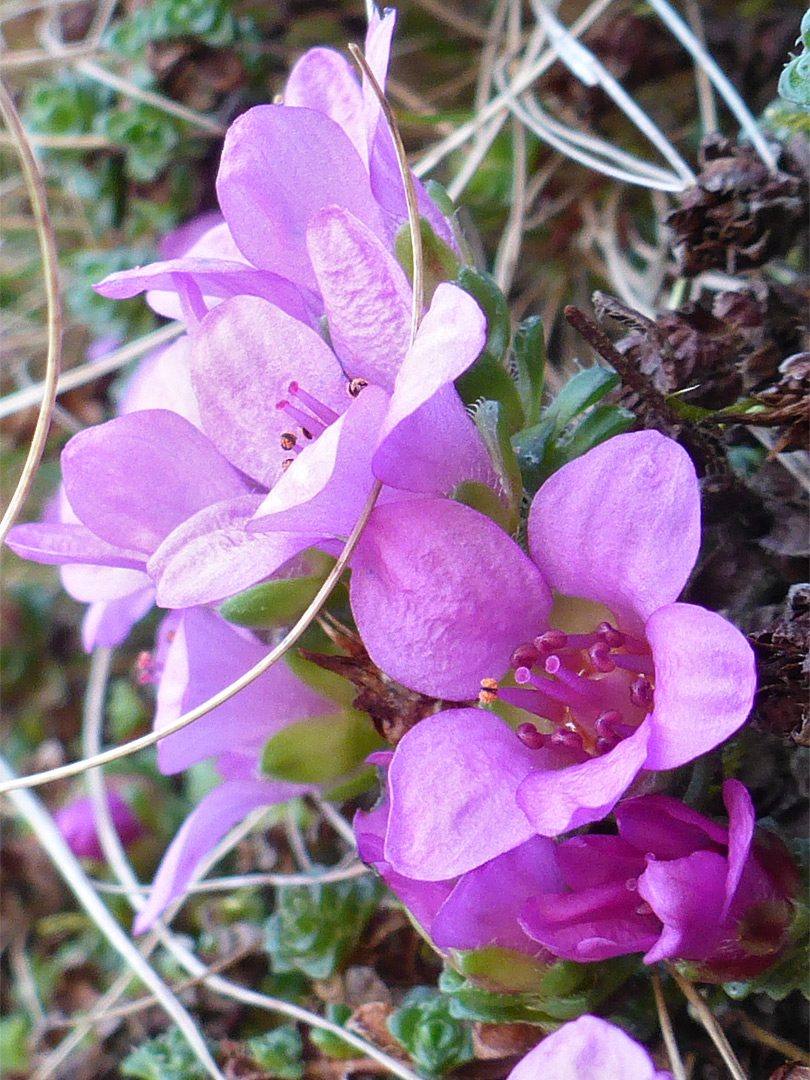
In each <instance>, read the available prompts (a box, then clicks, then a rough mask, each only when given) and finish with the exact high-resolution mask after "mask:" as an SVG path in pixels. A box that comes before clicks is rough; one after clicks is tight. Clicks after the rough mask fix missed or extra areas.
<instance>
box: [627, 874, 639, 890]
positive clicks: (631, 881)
mask: <svg viewBox="0 0 810 1080" xmlns="http://www.w3.org/2000/svg"><path fill="white" fill-rule="evenodd" d="M624 887H625V889H627V891H628V892H638V878H637V877H631V878H628V879H627V881H625V883H624Z"/></svg>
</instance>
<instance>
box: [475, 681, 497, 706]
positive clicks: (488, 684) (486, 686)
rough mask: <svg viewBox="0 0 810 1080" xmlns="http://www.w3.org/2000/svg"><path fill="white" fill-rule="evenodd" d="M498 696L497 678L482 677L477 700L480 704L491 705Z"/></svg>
mask: <svg viewBox="0 0 810 1080" xmlns="http://www.w3.org/2000/svg"><path fill="white" fill-rule="evenodd" d="M497 697H498V681H497V679H482V680H481V689H480V690H479V691H478V700H479V701H480V702H481V704H482V705H491V704H492V702H493V701H495V700H496V699H497Z"/></svg>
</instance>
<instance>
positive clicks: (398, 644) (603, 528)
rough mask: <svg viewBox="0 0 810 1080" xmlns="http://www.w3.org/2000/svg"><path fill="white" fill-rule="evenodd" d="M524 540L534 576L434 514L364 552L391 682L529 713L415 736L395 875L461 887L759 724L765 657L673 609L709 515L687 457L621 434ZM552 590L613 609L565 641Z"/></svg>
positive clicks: (456, 518)
mask: <svg viewBox="0 0 810 1080" xmlns="http://www.w3.org/2000/svg"><path fill="white" fill-rule="evenodd" d="M528 541H529V551H530V553H531V559H530V558H528V557H527V556H526V555H525V554H524V553H523V551H522V550H521V549H520V548H519V547H518V546H517V544H515V543H514V541H512V540H511V539H510V538H509V537H508V536H507V535H506V534H505V533H503V532H502V531H501V530H500V529H499V528H498V527H497V526H496V525H495V524H494V523H493V522H491V521H490V520H488V519H487V518H484V517H483V516H481V515H480V514H477V513H476V512H474V511H473V510H470V509H469V508H467V507H465V506H461V505H458V504H455V503H452V502H448V501H438V500H420V501H417V502H413V503H410V504H404V503H403V504H392V505H389V506H383V507H380V508H379V509H378V510H376V511H375V512H374V514H373V515H372V518H371V520H370V522H369V527H368V529H367V531H366V533H365V534H364V536H363V538H362V540H361V543H360V545H359V546H358V549H357V552H356V553H355V557H354V561H353V570H352V583H351V599H352V608H353V611H354V615H355V619H356V622H357V626H358V629H359V631H360V634H361V636H362V638H363V641H364V643H365V645H366V648H367V649H368V652H369V654H370V656H371V657H372V659H373V660H374V661H375V662H376V663H377V664H378V665H379V666H380V667H381V669H382V670H383V671H385V672H386V673H387V674H389V675H390V676H392V677H393V678H396V679H398V680H399V681H400V682H402V683H404V684H405V685H406V686H408V687H410V688H412V689H414V690H417V691H420V692H422V693H427V694H432V695H434V696H436V697H444V698H450V699H454V700H456V701H457V700H459V699H465V698H470V697H472V696H473V695H475V694H476V693H477V692H478V690H479V688H480V687H481V686H482V680H483V687H484V690H483V699H484V700H485V701H486V700H489V701H492V700H494V699H495V698H496V697H498V698H500V699H501V700H503V701H505V702H506V703H508V704H509V705H511V706H513V707H517V708H518V709H522V710H524V718H525V719H524V723H523V724H521V725H520V726H519V727H518V729H517V733H515V732H514V731H513V730H512V729H511V728H510V727H509V726H508V725H507V724H506V723H505V722H504V721H502V720H500V719H498V718H497V717H495V716H493V715H491V714H489V713H487V712H484V711H482V710H476V709H460V710H455V711H452V712H450V713H445V714H439V715H437V716H433V717H429V718H428V719H426V720H424V721H422V722H421V723H420V724H419V725H417V727H415V728H414V729H413V730H412V731H410V732H409V733H408V735H406V736H405V738H404V739H403V740H402V742H401V743H400V744H399V746H398V747H397V751H396V754H395V757H394V760H393V762H392V765H391V770H390V783H391V792H392V819H391V826H390V828H389V833H388V839H387V841H386V857H387V859H388V860H389V861H390V862H391V864H392V866H393V867H394V868H395V869H396V870H397V871H398V872H401V873H405V874H407V875H409V876H413V877H416V878H424V879H428V880H441V879H445V878H448V877H452V876H455V875H456V874H459V873H464V872H465V871H466V870H469V869H471V868H472V867H473V866H476V865H480V864H481V862H482V861H484V859H488V858H492V857H494V856H495V855H497V854H500V853H501V852H503V851H507V850H509V849H510V848H512V847H514V846H515V845H516V844H517V843H520V842H522V841H523V840H525V839H527V838H528V836H529V835H531V834H532V833H534V832H535V831H537V832H539V833H540V834H541V835H545V836H556V835H560V834H562V833H564V832H567V831H568V830H569V829H572V828H576V827H578V826H581V825H585V824H587V823H588V822H591V821H597V820H599V819H601V818H602V817H604V816H605V814H607V813H608V812H609V811H610V810H611V808H612V807H613V806H614V805H615V804H616V802H617V800H618V799H619V798H620V797H621V795H622V794H623V793H624V792H625V791H626V790H627V788H628V787H629V785H630V784H631V783H632V781H633V780H634V779H635V777H636V776H637V774H638V773H639V772H640V771H641V770H642V769H646V770H664V769H672V768H675V767H676V766H678V765H682V764H684V763H686V762H688V761H691V760H692V759H693V758H696V757H698V756H699V755H701V754H703V753H705V752H706V751H708V750H710V749H711V748H712V747H714V746H716V745H717V744H718V743H720V742H722V741H723V740H724V739H725V738H727V737H728V736H729V735H731V734H732V733H733V732H734V731H735V730H736V729H737V728H738V727H739V726H740V725H741V724H742V723H743V721H744V720H745V718H746V716H747V715H748V711H749V709H750V707H751V701H752V698H753V693H754V687H755V669H754V659H753V653H752V651H751V648H750V646H749V645H748V644H747V642H746V641H745V639H744V637H743V636H742V635H741V634H740V633H739V631H738V630H736V629H735V628H734V627H733V626H731V625H730V624H729V623H728V622H726V620H725V619H723V618H721V617H720V616H719V615H717V614H715V613H714V612H711V611H707V610H705V609H704V608H701V607H696V606H694V605H691V604H682V603H676V599H677V596H678V594H679V593H680V591H681V589H682V588H683V586H684V584H685V582H686V579H687V577H688V576H689V572H690V571H691V569H692V566H693V564H694V561H695V558H696V556H697V551H698V546H699V542H700V507H699V495H698V487H697V479H696V476H695V472H694V469H693V467H692V464H691V462H690V461H689V458H688V457H687V455H686V453H685V452H684V451H683V450H682V449H681V448H680V447H679V446H678V445H677V444H676V443H675V442H673V441H672V440H671V439H667V438H665V437H664V436H662V435H660V434H658V433H657V432H654V431H645V432H638V433H634V434H628V435H620V436H617V437H616V438H613V439H610V440H609V441H608V442H606V443H604V444H602V445H601V446H598V447H596V448H595V449H593V450H591V451H589V452H588V453H587V454H585V455H584V456H583V457H580V458H578V459H576V460H575V461H573V462H571V463H569V464H568V465H566V466H564V467H563V468H562V469H560V470H559V472H557V473H555V474H554V475H553V476H552V477H551V479H550V480H549V481H547V483H546V484H545V485H544V486H543V487H542V488H541V489H540V491H539V492H538V494H537V496H536V497H535V500H534V503H533V505H532V508H531V512H530V515H529V527H528ZM547 582H548V584H546V583H547ZM548 585H551V586H552V587H554V588H555V589H556V590H558V592H559V593H561V594H564V596H565V597H572V596H580V597H584V598H585V599H586V600H588V601H591V602H592V604H594V605H599V606H598V608H596V607H595V606H592V607H591V608H590V609H589V610H591V611H594V612H595V613H594V614H592V615H591V616H590V619H591V621H590V624H588V623H587V622H586V623H585V625H583V624H582V620H581V617H580V619H579V625H577V626H574V627H573V630H574V632H573V633H569V632H568V631H567V630H563V629H561V628H559V624H558V627H554V628H550V627H549V616H550V610H551V604H552V598H551V593H550V591H549V588H548ZM563 606H564V605H563V603H562V601H560V600H558V607H560V608H562V607H563ZM552 621H554V620H552ZM569 629H571V628H570V627H569ZM507 672H509V673H510V676H512V677H510V679H509V683H510V684H511V685H507V686H502V687H499V686H498V681H499V680H501V679H502V677H503V676H504V675H505V674H506V673H507ZM515 683H516V684H517V685H514V684H515ZM493 755H495V756H496V757H497V765H496V766H490V767H489V768H486V767H485V766H484V763H485V762H487V761H491V760H493ZM482 770H483V771H482ZM493 774H500V775H501V777H502V778H503V779H502V781H499V786H503V787H504V791H503V792H502V793H499V794H500V795H501V796H502V797H501V798H499V797H498V796H496V794H494V786H493V785H492V783H491V777H492V775H493ZM507 790H508V794H509V796H510V797H509V798H508V799H506V801H504V798H505V797H506V795H507ZM428 792H429V793H430V795H429V796H428ZM493 813H495V814H496V815H497V817H496V819H495V821H496V822H497V827H496V826H495V825H494V824H493V820H492V818H491V814H493ZM462 835H468V836H469V837H470V840H469V842H466V841H463V842H461V843H460V842H459V837H460V836H462ZM479 840H480V842H481V843H482V844H483V849H484V850H483V851H481V850H480V849H479V848H478V843H479ZM479 856H480V857H479Z"/></svg>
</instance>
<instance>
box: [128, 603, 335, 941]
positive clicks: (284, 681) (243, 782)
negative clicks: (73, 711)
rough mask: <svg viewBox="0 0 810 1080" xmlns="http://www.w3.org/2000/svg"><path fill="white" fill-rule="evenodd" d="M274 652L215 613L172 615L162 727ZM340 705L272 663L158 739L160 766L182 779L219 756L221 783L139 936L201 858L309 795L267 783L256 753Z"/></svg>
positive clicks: (193, 823) (161, 679)
mask: <svg viewBox="0 0 810 1080" xmlns="http://www.w3.org/2000/svg"><path fill="white" fill-rule="evenodd" d="M266 652H267V647H266V646H265V645H263V644H262V643H261V642H260V641H259V640H258V638H256V637H255V636H254V635H253V634H251V633H249V632H247V631H245V630H240V629H239V628H237V627H234V626H231V625H230V624H229V623H226V622H225V621H224V620H223V619H220V618H219V616H217V615H215V614H214V613H213V612H212V611H207V610H205V609H202V608H193V609H190V610H188V611H174V612H172V613H171V614H170V615H168V616H167V617H166V618H165V619H164V621H163V623H162V625H161V628H160V631H159V634H158V643H157V648H156V650H155V656H154V661H153V663H154V671H153V677H155V678H156V679H157V681H158V692H157V711H156V714H155V728H156V729H157V730H160V729H161V728H163V727H165V726H166V725H167V724H169V723H171V721H172V720H174V719H176V718H177V717H178V716H180V715H181V714H182V713H184V712H188V711H189V710H191V709H193V708H195V707H196V706H197V705H201V704H202V703H203V702H204V701H206V700H207V699H208V698H210V697H212V696H213V695H214V694H215V693H217V692H219V691H220V690H222V689H224V687H226V686H228V685H229V684H230V683H231V682H233V681H234V680H235V679H236V678H238V677H239V676H240V675H243V674H244V673H245V671H247V670H248V669H249V668H250V667H252V666H253V665H254V664H255V663H257V662H258V661H259V660H260V659H261V658H262V657H263V656H264V655H265V654H266ZM338 711H339V709H338V706H336V705H335V703H334V702H332V701H328V700H327V699H326V698H323V697H321V695H320V694H316V693H315V692H314V691H312V690H310V689H309V688H308V687H307V686H305V685H304V684H303V683H302V682H301V681H300V680H299V679H297V678H296V677H295V676H294V675H293V674H292V672H291V671H290V670H289V668H287V667H286V665H285V664H283V663H278V664H275V665H274V666H273V667H271V668H270V669H269V670H268V671H267V672H265V674H264V675H261V676H259V678H258V679H256V680H254V682H252V683H251V684H250V685H249V686H248V687H246V688H245V689H244V690H242V691H241V693H239V694H237V695H236V696H235V697H233V698H231V699H230V700H229V701H227V702H226V703H225V704H224V705H220V706H219V707H218V708H216V709H213V710H212V711H211V712H209V713H206V715H205V716H202V717H200V719H199V720H196V721H195V722H194V723H193V724H191V725H189V726H188V727H186V728H183V729H181V730H180V731H178V732H175V733H174V734H173V735H169V736H167V737H166V738H165V739H163V740H161V742H160V743H158V767H159V768H160V770H161V772H163V773H168V774H171V773H177V772H181V771H182V770H183V769H187V768H188V767H189V766H191V765H193V764H195V763H196V762H198V761H203V760H205V759H207V758H213V759H214V763H215V768H216V771H217V773H218V774H219V775H220V776H221V777H222V781H223V782H222V783H221V784H220V785H219V786H218V787H215V788H214V789H213V790H212V791H209V792H208V794H207V795H205V796H204V797H203V799H202V800H201V802H200V803H199V804H198V805H197V806H196V807H195V808H194V810H193V811H192V812H191V814H189V816H188V818H187V819H186V821H185V822H184V824H183V825H182V827H181V828H180V830H179V831H178V833H177V835H176V836H175V838H174V839H173V840H172V843H171V844H170V846H169V848H168V849H167V851H166V854H165V855H164V857H163V860H162V862H161V864H160V867H159V868H158V872H157V875H156V877H155V882H154V886H153V888H152V891H151V893H150V895H149V901H148V903H147V904H146V906H145V907H144V909H143V910H142V911H141V912H140V913H139V915H138V917H137V919H136V920H135V924H134V930H135V933H141V932H142V931H143V930H146V929H147V928H148V927H149V926H150V925H151V923H152V922H153V921H154V919H156V918H157V917H158V915H159V914H160V913H161V912H162V911H163V910H164V909H165V908H166V907H167V906H168V905H169V904H170V903H171V902H172V901H173V900H175V899H177V898H178V897H179V896H182V894H183V892H184V890H185V888H186V886H187V885H188V882H189V880H190V878H191V876H192V874H193V872H194V869H195V867H196V866H197V865H198V863H199V862H200V860H201V859H202V858H203V857H204V856H205V855H207V854H208V852H210V851H211V850H212V849H213V848H214V847H215V846H216V844H217V843H218V842H219V840H221V839H222V837H223V836H224V835H225V834H226V833H227V832H228V830H229V829H231V828H232V827H233V826H234V825H236V824H238V822H240V821H241V820H242V819H243V818H244V817H245V815H246V814H248V813H249V812H250V811H251V810H254V809H257V808H259V807H263V806H271V805H273V804H274V803H278V802H284V801H286V800H287V799H291V798H293V797H294V796H296V795H301V794H304V793H305V792H307V791H310V790H311V787H309V786H307V785H304V784H295V783H287V782H283V781H277V780H267V779H262V777H261V774H260V772H259V764H258V763H259V756H260V753H261V749H262V747H263V746H264V744H265V742H266V741H267V740H268V739H269V738H270V736H271V735H273V734H274V733H275V732H276V731H279V730H280V729H281V728H282V727H284V726H285V725H286V724H289V723H292V722H293V721H296V720H306V719H311V718H313V717H318V716H326V715H331V714H333V713H334V714H337V713H338Z"/></svg>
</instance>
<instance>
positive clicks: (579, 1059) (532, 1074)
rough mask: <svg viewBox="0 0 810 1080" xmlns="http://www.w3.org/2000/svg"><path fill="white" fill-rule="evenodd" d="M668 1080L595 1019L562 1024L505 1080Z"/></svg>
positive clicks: (617, 1031)
mask: <svg viewBox="0 0 810 1080" xmlns="http://www.w3.org/2000/svg"><path fill="white" fill-rule="evenodd" d="M618 1077H622V1080H671V1078H670V1074H669V1073H667V1072H660V1071H659V1070H657V1069H656V1067H655V1065H654V1064H653V1061H652V1059H651V1057H650V1055H649V1054H648V1053H647V1051H646V1050H645V1049H644V1047H643V1046H641V1045H640V1044H639V1043H637V1042H636V1041H635V1040H634V1039H631V1038H630V1036H629V1035H628V1034H626V1032H624V1031H622V1029H621V1028H619V1027H616V1026H615V1025H614V1024H609V1023H608V1022H607V1020H600V1019H599V1017H597V1016H580V1017H579V1019H578V1020H572V1021H571V1022H570V1023H568V1024H563V1026H562V1027H561V1028H558V1029H557V1031H554V1032H552V1034H551V1035H547V1036H546V1037H545V1038H544V1039H543V1040H542V1041H541V1042H539V1043H538V1044H537V1046H535V1048H534V1049H533V1050H530V1051H529V1053H528V1054H526V1056H525V1057H524V1058H521V1060H520V1061H519V1062H518V1063H517V1065H516V1066H515V1067H514V1069H512V1071H511V1072H510V1074H509V1076H508V1077H507V1080H617V1078H618Z"/></svg>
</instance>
